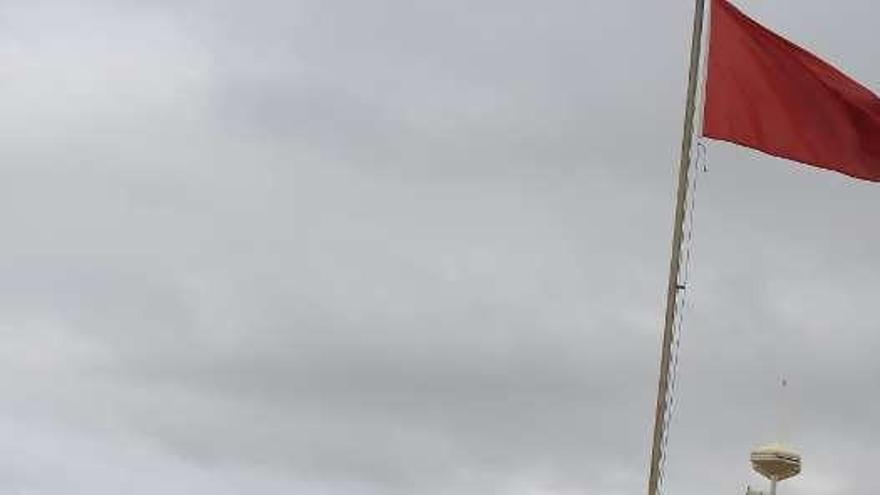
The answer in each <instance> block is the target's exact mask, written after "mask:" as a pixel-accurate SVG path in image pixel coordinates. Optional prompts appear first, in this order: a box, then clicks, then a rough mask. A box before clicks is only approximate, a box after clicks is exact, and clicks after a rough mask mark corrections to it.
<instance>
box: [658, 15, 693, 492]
mask: <svg viewBox="0 0 880 495" xmlns="http://www.w3.org/2000/svg"><path fill="white" fill-rule="evenodd" d="M705 11H706V0H695V8H694V28H693V35H692V38H691V58H690V72H689V73H688V87H687V102H686V104H685V117H684V134H683V135H682V139H681V161H680V163H679V166H678V193H677V197H676V203H675V222H674V224H673V230H672V257H671V259H670V262H669V283H668V285H667V292H666V316H665V319H664V323H663V344H662V350H661V354H660V379H659V383H658V385H657V406H656V411H655V415H654V440H653V446H652V448H651V471H650V477H649V479H648V495H658V489H659V485H660V467H661V462H662V460H663V454H664V453H663V447H664V446H663V439H664V436H665V435H666V431H665V430H666V413H667V406H668V403H667V397H668V394H669V377H670V371H671V370H670V365H671V361H672V345H673V340H674V335H673V334H674V326H675V320H676V307H677V303H678V293H679V291H680V290H682V289H683V287H681V285H680V282H679V273H680V272H681V245H682V241H683V239H684V222H685V214H686V213H687V196H688V185H689V184H688V181H689V177H690V167H691V148H692V146H693V140H694V127H695V126H694V117H695V116H696V106H697V88H698V86H699V79H700V61H701V58H702V48H703V23H704V18H705Z"/></svg>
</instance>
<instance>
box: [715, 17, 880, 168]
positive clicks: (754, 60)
mask: <svg viewBox="0 0 880 495" xmlns="http://www.w3.org/2000/svg"><path fill="white" fill-rule="evenodd" d="M712 2H713V3H712V11H711V12H712V13H711V23H712V27H711V32H710V36H709V56H708V75H707V80H706V101H705V109H704V122H703V135H704V136H706V137H708V138H713V139H718V140H722V141H728V142H732V143H735V144H739V145H742V146H746V147H749V148H753V149H756V150H759V151H763V152H765V153H768V154H770V155H774V156H778V157H782V158H787V159H790V160H794V161H798V162H802V163H805V164H809V165H813V166H816V167H820V168H824V169H829V170H835V171H837V172H841V173H844V174H847V175H850V176H853V177H856V178H859V179H866V180H870V181H875V182H880V98H878V97H877V95H875V94H874V93H872V92H871V91H870V90H869V89H867V88H866V87H864V86H862V85H861V84H859V83H857V82H856V81H854V80H853V79H851V78H849V77H848V76H846V75H845V74H843V73H842V72H840V71H839V70H837V69H835V68H834V67H832V66H831V65H829V64H828V63H825V62H823V61H822V60H820V59H819V58H818V57H816V56H815V55H813V54H811V53H810V52H808V51H806V50H804V49H803V48H800V47H798V46H796V45H794V44H793V43H791V42H789V41H787V40H786V39H784V38H782V37H781V36H779V35H777V34H775V33H773V32H772V31H770V30H768V29H767V28H765V27H763V26H761V25H760V24H758V23H757V22H755V21H754V20H752V19H750V18H749V17H747V16H746V15H745V14H743V13H742V12H741V11H739V10H737V8H736V7H734V6H733V5H731V4H730V2H728V1H727V0H712Z"/></svg>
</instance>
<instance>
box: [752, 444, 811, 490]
mask: <svg viewBox="0 0 880 495" xmlns="http://www.w3.org/2000/svg"><path fill="white" fill-rule="evenodd" d="M751 461H752V468H753V469H754V470H755V471H756V472H757V473H758V474H760V475H761V476H763V477H765V478H767V479H770V480H776V481H782V480H785V479H788V478H791V477H793V476H797V475H798V474H799V473H800V472H801V456H800V454H798V453H797V452H794V451H793V450H790V449H788V448H786V447H783V446H781V445H779V444H771V445H767V446H764V447H760V448H757V449H755V450H754V451H752V455H751Z"/></svg>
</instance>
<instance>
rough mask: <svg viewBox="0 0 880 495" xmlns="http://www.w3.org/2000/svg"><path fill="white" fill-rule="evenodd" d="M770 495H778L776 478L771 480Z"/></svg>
mask: <svg viewBox="0 0 880 495" xmlns="http://www.w3.org/2000/svg"><path fill="white" fill-rule="evenodd" d="M770 495H776V477H775V476H774V477H772V478H770Z"/></svg>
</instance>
